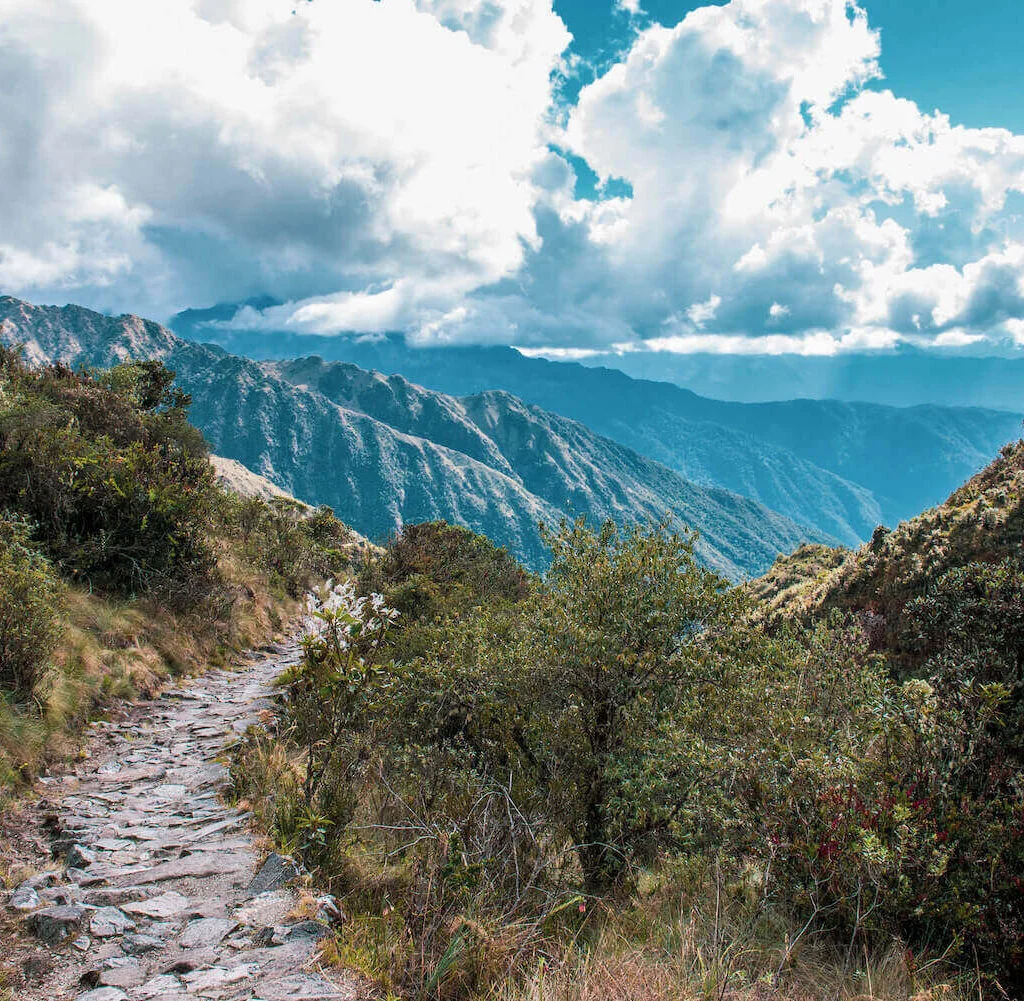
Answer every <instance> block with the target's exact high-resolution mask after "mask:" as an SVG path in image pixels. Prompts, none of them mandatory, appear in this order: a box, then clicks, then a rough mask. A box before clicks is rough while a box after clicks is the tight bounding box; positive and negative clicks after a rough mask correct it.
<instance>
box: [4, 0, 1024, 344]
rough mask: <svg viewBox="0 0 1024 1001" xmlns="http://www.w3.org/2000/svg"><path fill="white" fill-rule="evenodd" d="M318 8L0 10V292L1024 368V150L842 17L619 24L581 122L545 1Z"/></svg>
mask: <svg viewBox="0 0 1024 1001" xmlns="http://www.w3.org/2000/svg"><path fill="white" fill-rule="evenodd" d="M292 6H293V5H292V4H290V3H282V2H280V0H154V2H153V3H148V4H144V5H142V4H138V3H133V2H130V0H107V2H105V3H102V4H99V3H91V2H88V0H54V2H53V3H52V4H49V5H45V6H44V7H40V6H39V5H34V4H30V3H28V0H0V17H2V19H3V20H2V23H3V25H4V29H3V32H2V33H0V184H3V186H4V190H5V195H6V197H5V198H4V199H3V201H2V202H0V287H2V288H3V290H4V291H15V292H20V293H22V294H26V295H30V296H34V297H36V298H47V297H49V298H55V297H63V298H74V299H78V300H80V301H86V302H87V303H91V304H94V305H100V306H104V307H110V308H120V309H133V310H135V311H141V312H151V313H157V314H159V313H161V311H163V312H167V311H169V310H171V309H172V308H174V307H176V306H181V305H201V304H205V303H208V302H212V301H217V300H239V299H243V298H246V297H248V296H252V295H255V294H258V293H269V294H270V295H272V296H274V297H276V298H277V299H279V300H283V301H285V305H284V306H280V307H273V308H271V309H269V310H265V311H263V312H261V313H257V312H256V311H254V310H244V311H242V312H241V313H240V314H239V315H238V316H236V317H235V319H234V320H233V321H232V323H233V324H234V325H238V326H249V327H262V328H264V329H266V330H268V331H272V330H280V329H288V330H293V331H299V332H303V331H305V332H311V333H314V332H315V333H333V332H340V331H357V332H381V331H385V330H404V331H406V332H408V334H409V335H410V337H411V338H412V339H414V340H416V341H430V342H435V343H447V342H455V341H460V342H466V341H487V342H504V343H514V344H517V345H519V346H521V347H522V348H523V349H524V350H526V351H531V352H534V353H537V352H546V353H547V354H548V356H550V357H583V356H584V354H581V352H583V353H587V352H593V351H595V350H599V349H603V348H607V347H609V346H616V348H617V349H618V350H637V349H648V350H659V351H725V352H744V353H746V352H766V353H798V354H834V353H837V352H840V351H851V350H869V349H874V348H887V347H892V346H893V345H895V344H898V343H899V342H900V341H901V340H902V341H910V342H913V343H915V344H924V345H927V344H935V345H941V346H956V345H969V344H976V343H978V341H979V339H985V338H989V339H997V340H998V339H1003V340H1006V341H1008V342H1011V343H1017V344H1024V280H1022V276H1024V220H1022V218H1021V216H1020V214H1019V210H1018V209H1015V207H1014V199H1015V198H1019V196H1020V195H1021V194H1024V137H1020V136H1016V135H1013V134H1012V133H1010V132H1008V131H1006V130H1002V129H970V128H965V127H962V126H958V125H956V124H954V123H952V122H951V121H950V120H949V119H948V118H947V117H946V116H944V115H943V114H941V113H939V112H936V113H932V114H927V113H924V112H922V111H921V109H920V108H918V107H917V106H916V105H915V104H914V103H913V102H910V101H907V100H904V99H901V98H900V97H899V96H898V95H894V94H892V93H890V92H888V91H886V90H884V89H882V88H881V84H880V83H879V79H880V74H881V68H880V67H881V66H883V65H884V54H883V53H882V51H881V48H880V38H879V35H878V33H877V32H876V31H875V30H874V28H873V27H872V25H871V24H870V23H869V21H868V18H867V15H866V14H865V12H864V11H863V10H862V9H860V8H859V7H858V6H857V5H856V4H852V3H850V2H848V0H731V2H730V3H727V4H724V5H721V6H719V5H715V6H707V7H702V8H698V9H697V10H694V11H692V12H691V13H689V14H688V15H687V16H686V17H685V18H683V19H682V20H681V21H680V22H679V23H678V24H670V25H659V24H650V25H649V26H648V27H646V28H644V29H642V30H640V29H639V28H638V25H640V24H642V23H647V22H645V21H644V18H643V13H642V6H641V4H640V3H638V2H636V0H618V7H619V9H620V10H624V11H626V12H627V13H629V14H631V15H633V16H632V17H631V18H630V21H629V24H630V31H631V32H633V34H632V35H631V38H630V42H629V44H628V47H627V49H626V50H625V52H624V54H623V55H622V57H621V58H620V59H619V60H618V61H617V62H616V63H614V64H613V65H611V66H610V67H609V68H607V69H606V70H605V71H604V72H602V73H601V74H600V75H599V76H598V77H597V78H596V79H595V80H594V81H593V82H592V83H590V84H589V85H587V86H586V87H584V88H583V89H582V91H581V92H580V93H579V96H578V98H575V99H574V101H573V103H572V104H571V105H569V106H563V105H560V104H559V101H560V100H561V97H560V95H561V94H562V90H561V89H560V88H559V87H558V86H557V77H558V74H559V72H560V71H562V69H563V68H564V66H565V64H566V62H567V61H568V62H571V60H572V59H573V53H572V49H571V47H570V44H569V43H570V36H569V35H568V33H567V31H566V29H565V26H564V25H563V23H562V22H561V20H560V19H559V18H558V17H557V16H556V14H555V13H554V11H553V9H552V4H551V0H386V2H380V3H378V2H376V0H346V2H345V3H329V2H326V0H314V2H312V3H302V4H299V5H298V6H297V7H296V8H295V9H296V12H295V13H294V14H293V13H292ZM619 21H620V23H621V22H622V19H621V18H620V19H619ZM559 151H564V152H559ZM570 154H571V155H570ZM581 162H584V163H585V164H586V166H587V168H589V169H590V170H592V171H593V172H594V173H596V175H597V185H596V197H594V196H593V195H591V196H589V197H586V198H584V197H580V196H579V194H578V193H577V183H576V176H575V170H576V169H577V168H579V167H580V163H581ZM574 164H575V165H576V166H575V167H574Z"/></svg>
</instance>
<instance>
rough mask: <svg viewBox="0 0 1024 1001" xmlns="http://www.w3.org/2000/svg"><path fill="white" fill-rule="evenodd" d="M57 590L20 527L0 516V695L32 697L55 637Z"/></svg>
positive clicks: (26, 532) (49, 571) (46, 563)
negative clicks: (8, 693)
mask: <svg viewBox="0 0 1024 1001" xmlns="http://www.w3.org/2000/svg"><path fill="white" fill-rule="evenodd" d="M60 601H61V587H60V583H59V581H58V580H57V578H56V576H55V575H54V573H53V569H52V567H51V566H50V563H49V561H48V560H47V559H46V558H45V557H44V556H42V555H41V554H40V553H38V552H36V551H35V550H34V549H32V547H31V545H30V534H29V528H28V526H27V525H25V524H24V523H23V522H20V521H17V520H14V519H10V518H6V517H3V516H0V690H6V691H9V692H11V693H12V694H13V695H14V696H15V697H20V698H24V697H26V696H29V695H31V694H32V690H33V689H34V688H35V685H36V682H37V681H38V680H39V679H40V677H41V676H42V674H43V672H44V671H45V669H46V667H47V665H48V663H49V659H50V657H51V655H52V654H53V651H54V649H55V647H56V645H57V640H58V639H59V637H60V627H59V614H60Z"/></svg>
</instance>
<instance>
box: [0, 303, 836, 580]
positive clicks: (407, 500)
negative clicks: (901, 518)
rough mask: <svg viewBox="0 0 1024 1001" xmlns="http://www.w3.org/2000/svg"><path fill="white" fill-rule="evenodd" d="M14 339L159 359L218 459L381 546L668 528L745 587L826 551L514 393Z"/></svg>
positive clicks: (4, 314)
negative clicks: (440, 535)
mask: <svg viewBox="0 0 1024 1001" xmlns="http://www.w3.org/2000/svg"><path fill="white" fill-rule="evenodd" d="M0 339H2V340H3V341H5V342H6V343H19V342H24V343H25V344H26V351H27V356H28V357H29V359H30V360H35V361H42V360H44V359H59V360H62V361H65V362H68V363H69V364H72V365H98V366H106V365H110V364H112V363H115V362H117V361H121V360H123V359H125V358H156V359H160V360H161V361H163V362H165V363H166V364H167V365H168V366H169V367H171V368H172V369H174V370H175V371H176V372H177V375H178V382H179V384H180V385H181V386H182V387H183V388H184V389H186V390H187V391H188V392H189V393H190V394H191V395H192V397H193V405H192V411H191V413H192V419H193V420H194V421H195V422H196V424H197V425H198V426H199V427H200V428H202V430H203V432H204V433H205V435H206V436H207V438H208V440H209V441H210V443H211V444H212V446H213V447H214V449H215V451H216V452H217V453H218V454H220V455H224V456H227V457H228V458H232V459H236V460H238V461H239V462H242V463H243V464H244V465H245V466H246V467H248V468H249V469H251V470H253V471H254V472H257V473H259V474H260V475H263V476H266V477H267V478H268V479H270V480H271V481H272V482H274V483H275V484H277V485H278V486H279V487H281V488H282V489H285V490H287V491H288V492H289V493H291V494H293V495H294V496H296V497H298V498H299V499H301V500H304V501H306V502H308V503H312V504H328V505H330V506H331V507H332V508H334V510H335V511H336V512H337V514H338V516H339V517H340V518H341V519H342V520H344V521H345V522H346V523H347V524H349V525H351V526H352V527H353V528H354V529H355V530H356V531H358V532H361V533H362V534H364V535H366V536H368V537H369V538H371V539H376V538H382V537H384V536H386V535H387V534H388V533H390V532H392V531H394V530H395V529H396V528H398V527H399V526H400V525H402V524H404V523H408V522H417V521H431V520H436V519H443V520H447V521H451V522H454V523H458V524H463V525H466V526H467V527H469V528H471V529H473V530H474V531H477V532H481V533H483V534H486V535H488V536H490V537H491V538H493V539H494V540H495V541H497V542H499V543H500V544H503V545H507V546H508V547H509V549H510V550H512V551H513V552H514V553H515V554H516V555H517V556H519V557H520V558H522V559H523V560H525V561H526V562H527V563H528V564H530V565H532V566H538V565H539V564H540V563H541V562H542V561H543V559H544V548H543V544H542V543H541V540H540V536H539V532H538V529H537V523H538V522H539V521H546V522H553V521H557V520H558V519H559V517H561V516H562V515H563V514H565V515H574V514H585V515H588V516H591V517H593V518H602V519H603V518H606V517H611V518H614V519H616V520H618V521H627V520H649V519H652V518H654V519H657V518H660V517H662V516H663V515H665V514H666V513H669V514H671V515H673V516H674V517H676V518H677V519H678V520H680V521H681V522H683V523H684V524H687V525H689V526H692V527H695V528H697V529H699V530H700V531H701V533H702V538H701V541H700V543H699V551H700V554H701V556H702V558H703V559H704V560H705V561H706V562H707V563H708V564H709V565H711V566H713V567H715V568H716V569H719V570H720V571H722V572H723V573H726V574H728V575H730V576H732V577H733V578H739V577H742V576H745V575H747V574H750V573H758V572H761V571H763V570H764V569H765V568H767V567H768V566H769V565H770V563H771V561H772V560H773V559H774V557H775V556H776V555H777V554H778V553H779V552H783V551H789V550H791V549H792V548H793V547H794V546H795V545H797V544H798V543H799V542H801V541H806V540H808V539H816V540H818V541H823V534H822V533H819V532H814V531H809V530H807V529H804V528H801V527H800V526H798V525H797V524H795V523H794V522H793V521H791V520H789V519H788V518H786V517H784V516H782V515H779V514H776V513H775V512H773V511H770V510H767V509H766V508H765V507H763V506H761V505H760V504H757V503H755V502H753V501H750V500H748V499H746V498H743V497H740V496H738V495H736V494H733V493H730V492H728V491H725V490H721V489H704V488H701V487H698V486H695V485H693V484H691V483H688V482H686V481H685V480H684V479H683V478H682V477H680V476H679V475H677V474H676V473H674V472H672V471H671V470H670V469H668V468H666V467H664V466H662V465H660V464H658V463H656V462H653V461H651V460H650V459H647V458H644V457H642V456H640V455H638V454H636V453H635V452H632V451H631V450H630V449H628V448H625V447H623V446H622V445H619V444H616V443H614V442H611V441H609V440H607V439H605V438H601V437H600V436H599V435H597V434H594V433H592V432H591V431H589V430H588V429H586V428H584V427H582V426H581V425H579V424H576V423H574V422H573V421H570V420H566V419H564V418H561V417H556V416H555V415H553V414H548V413H546V412H544V411H542V410H539V409H537V408H535V407H527V406H525V405H524V404H521V403H520V402H519V401H518V400H516V399H515V398H513V397H509V396H507V395H504V394H501V395H494V396H492V397H490V398H489V400H488V405H487V407H482V406H481V405H480V403H479V401H478V402H474V401H460V400H457V399H454V398H452V397H447V396H444V395H442V394H439V393H430V392H428V391H425V390H422V389H419V388H418V387H415V386H412V385H411V384H409V383H407V382H406V381H405V380H400V379H399V380H386V379H383V378H382V377H379V376H376V375H373V374H371V373H360V372H359V370H354V371H352V372H348V373H344V372H341V373H340V375H339V373H337V372H330V371H327V370H321V368H320V367H319V366H317V365H310V366H307V367H306V368H301V367H297V366H293V367H286V368H283V369H282V368H275V367H274V366H269V365H260V364H258V363H256V362H253V361H250V360H248V359H244V358H239V357H235V356H232V355H229V354H227V353H225V352H224V351H223V350H221V349H218V348H214V347H211V346H204V345H198V344H195V343H193V342H190V341H186V340H182V339H180V338H178V337H176V336H175V335H174V334H172V333H171V332H170V331H169V330H167V329H165V328H163V327H161V326H159V325H158V324H155V323H151V322H148V321H145V320H142V319H140V318H138V317H132V316H125V317H107V316H103V315H102V314H99V313H94V312H91V311H89V310H85V309H82V308H79V307H74V306H68V307H63V308H56V307H36V306H32V305H29V304H27V303H24V302H20V301H18V300H16V299H12V298H9V297H4V298H0ZM284 375H287V376H288V378H287V379H286V378H284V377H283V376H284ZM484 411H486V415H485V413H484ZM471 412H472V414H475V415H476V416H475V417H474V416H472V415H471ZM513 427H514V428H516V429H517V430H516V431H514V432H513V430H512V429H513Z"/></svg>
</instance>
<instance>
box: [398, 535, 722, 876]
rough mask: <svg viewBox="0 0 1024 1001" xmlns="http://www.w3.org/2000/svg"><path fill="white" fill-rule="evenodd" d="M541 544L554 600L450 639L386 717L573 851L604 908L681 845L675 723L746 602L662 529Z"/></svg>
mask: <svg viewBox="0 0 1024 1001" xmlns="http://www.w3.org/2000/svg"><path fill="white" fill-rule="evenodd" d="M545 536H546V539H547V542H548V544H549V545H550V547H551V550H552V563H551V569H550V571H549V572H548V575H547V577H546V579H545V581H544V584H543V585H542V586H540V587H538V588H537V589H536V591H535V593H534V594H532V595H531V596H529V597H528V598H526V599H525V600H524V601H522V602H519V603H518V604H513V605H505V606H502V607H500V608H498V609H497V610H493V609H490V608H484V609H483V610H481V611H480V612H479V613H478V614H476V615H474V616H470V617H469V618H467V619H466V620H465V621H464V622H461V623H460V622H452V623H449V626H448V628H447V630H446V636H445V638H444V641H443V643H442V644H441V646H440V647H439V648H437V649H435V650H434V651H433V652H432V653H431V654H430V655H429V656H428V657H426V658H424V660H423V661H421V662H420V664H419V666H418V668H414V669H413V670H412V671H410V672H409V673H408V675H407V676H406V677H404V678H403V679H402V684H401V686H395V687H394V688H393V689H392V691H391V697H392V698H393V699H395V700H397V701H398V702H399V703H400V704H399V705H396V706H394V707H393V708H392V709H391V716H392V718H393V719H395V720H401V723H400V724H399V725H400V726H402V727H403V728H404V731H405V732H404V733H402V735H401V739H402V740H405V741H411V742H413V743H418V744H420V745H434V746H462V747H464V748H465V755H464V757H465V766H466V767H467V768H468V769H471V770H472V771H473V772H474V774H476V775H481V774H485V775H489V776H490V777H491V781H493V782H494V783H495V784H496V785H498V784H500V785H501V786H502V787H509V788H510V789H511V793H512V795H513V796H514V798H515V799H516V801H517V802H519V803H520V805H521V806H522V808H523V809H524V811H526V813H527V815H529V816H534V817H536V818H538V819H539V822H540V823H541V824H542V826H544V827H545V828H546V830H547V831H548V836H549V837H553V838H554V840H555V841H556V842H563V843H564V842H568V843H570V844H572V845H573V846H575V852H576V855H577V857H578V859H579V864H580V867H581V869H582V872H583V877H584V883H585V886H586V888H587V889H588V890H589V891H590V892H593V893H599V892H603V891H605V890H606V889H608V888H609V886H610V885H611V884H613V883H614V882H616V881H617V880H618V879H619V877H620V876H621V875H622V874H623V871H624V868H625V866H626V864H627V862H628V861H629V860H631V859H633V858H643V857H649V856H651V855H652V854H653V852H654V851H656V850H657V848H658V847H659V846H660V845H664V844H665V843H666V842H669V841H671V840H672V838H673V837H674V825H675V824H676V823H677V821H678V819H679V805H680V803H681V801H682V800H681V797H680V796H679V795H678V792H679V790H678V783H679V782H680V781H684V778H683V776H684V774H688V773H687V772H686V768H685V766H684V763H683V762H682V760H681V758H685V756H686V754H687V753H688V744H687V742H686V741H685V739H684V740H682V741H679V740H678V739H677V736H678V735H677V733H676V728H675V723H676V721H677V720H678V719H679V718H680V716H681V715H685V714H686V711H687V706H688V704H689V701H690V700H693V699H696V698H699V693H700V689H701V687H702V686H703V685H704V684H706V683H707V679H708V677H709V672H711V673H713V672H714V667H713V663H714V659H715V658H714V649H715V644H716V640H717V638H718V637H719V636H720V635H723V634H725V633H727V632H728V631H729V630H730V629H731V627H732V623H733V618H734V616H733V612H734V610H735V609H736V608H737V604H736V601H737V599H736V597H735V596H734V595H733V594H731V593H730V592H729V591H728V582H727V581H725V580H724V579H723V578H721V577H719V576H718V575H717V574H715V573H713V572H712V571H710V570H707V569H705V568H704V567H702V566H701V565H700V564H699V563H698V562H697V561H696V559H695V557H694V541H695V537H694V536H693V535H690V534H678V533H676V532H672V531H670V530H669V528H668V527H667V526H666V525H660V526H657V527H655V528H654V529H653V530H652V529H644V528H640V527H634V528H630V529H624V530H620V529H617V528H616V527H615V526H614V525H613V524H612V523H610V522H609V523H607V524H605V525H603V526H602V527H601V528H600V529H598V530H596V531H595V530H592V529H591V528H589V527H587V525H586V524H585V522H584V521H583V520H579V521H577V522H575V523H563V524H561V525H560V526H559V527H558V529H557V530H554V531H547V530H545ZM661 751H665V752H667V753H668V754H669V756H668V757H661V758H660V760H659V757H658V755H660V752H661ZM677 752H678V753H677Z"/></svg>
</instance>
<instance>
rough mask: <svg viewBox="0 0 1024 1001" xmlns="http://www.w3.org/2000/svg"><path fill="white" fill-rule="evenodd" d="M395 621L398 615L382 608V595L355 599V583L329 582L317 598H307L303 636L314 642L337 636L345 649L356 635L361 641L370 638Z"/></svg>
mask: <svg viewBox="0 0 1024 1001" xmlns="http://www.w3.org/2000/svg"><path fill="white" fill-rule="evenodd" d="M397 618H398V612H397V611H396V610H395V609H393V608H388V607H387V606H386V605H385V604H384V597H383V595H380V594H371V595H369V596H366V595H358V594H357V593H356V585H355V582H354V581H351V580H349V581H343V582H342V583H340V584H337V583H335V582H334V581H333V580H329V581H328V582H327V583H326V584H325V585H324V587H323V590H322V591H320V593H319V594H317V593H314V592H310V593H309V594H307V595H306V614H305V615H304V616H303V619H302V636H303V638H304V639H314V640H316V639H323V638H324V637H325V636H326V635H328V633H332V632H336V634H337V637H338V640H339V641H340V643H341V646H342V648H343V649H347V648H348V647H349V646H350V645H351V641H352V637H353V635H354V634H355V633H356V632H358V634H359V635H360V636H362V637H364V638H365V637H368V636H372V635H374V634H376V633H379V632H381V631H383V630H384V629H386V628H387V627H388V626H389V625H391V623H392V622H394V621H395V619H397Z"/></svg>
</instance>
